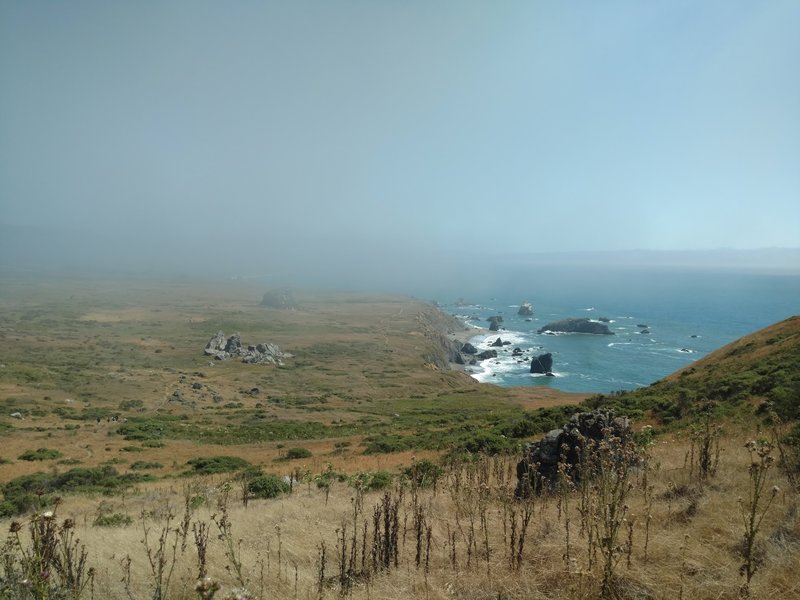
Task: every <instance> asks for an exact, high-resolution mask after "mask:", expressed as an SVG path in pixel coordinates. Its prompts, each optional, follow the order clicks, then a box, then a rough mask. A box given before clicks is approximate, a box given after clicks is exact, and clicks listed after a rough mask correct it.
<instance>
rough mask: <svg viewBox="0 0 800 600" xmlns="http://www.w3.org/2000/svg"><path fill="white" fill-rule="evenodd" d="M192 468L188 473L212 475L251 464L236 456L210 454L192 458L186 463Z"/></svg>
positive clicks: (236, 469)
mask: <svg viewBox="0 0 800 600" xmlns="http://www.w3.org/2000/svg"><path fill="white" fill-rule="evenodd" d="M186 464H187V465H189V466H191V467H192V469H191V470H190V471H189V472H188V474H190V475H213V474H214V473H229V472H231V471H238V470H240V469H244V468H245V467H249V466H251V465H250V463H249V462H247V461H246V460H244V459H243V458H239V457H238V456H212V457H209V458H193V459H191V460H190V461H188V462H187V463H186Z"/></svg>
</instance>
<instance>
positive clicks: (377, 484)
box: [348, 471, 394, 492]
mask: <svg viewBox="0 0 800 600" xmlns="http://www.w3.org/2000/svg"><path fill="white" fill-rule="evenodd" d="M393 479H394V478H393V477H392V474H391V473H389V472H388V471H359V472H358V473H356V474H354V475H351V476H350V477H349V479H348V483H349V484H350V485H351V486H352V487H354V488H356V489H358V490H362V491H370V492H372V491H377V490H383V489H386V488H387V487H389V486H390V485H392V480H393Z"/></svg>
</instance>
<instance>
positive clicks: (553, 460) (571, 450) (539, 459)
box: [517, 409, 634, 496]
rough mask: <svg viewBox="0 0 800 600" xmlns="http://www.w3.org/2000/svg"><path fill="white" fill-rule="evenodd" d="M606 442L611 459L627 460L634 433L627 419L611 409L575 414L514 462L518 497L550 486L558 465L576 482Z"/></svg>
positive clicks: (629, 455) (553, 483)
mask: <svg viewBox="0 0 800 600" xmlns="http://www.w3.org/2000/svg"><path fill="white" fill-rule="evenodd" d="M603 440H605V441H606V442H608V443H609V444H610V446H611V449H612V456H613V457H614V459H615V461H619V464H623V463H624V461H630V460H631V459H632V457H633V455H634V454H633V453H628V452H625V450H626V449H628V448H631V447H632V445H633V430H632V428H631V424H630V420H629V419H628V418H627V417H623V416H616V414H615V413H614V411H612V410H603V409H600V410H593V411H591V412H581V413H577V414H575V415H573V416H572V418H570V420H569V422H568V423H566V425H564V427H562V428H560V429H553V430H551V431H549V432H547V434H545V436H544V437H543V438H542V439H541V440H539V441H538V442H533V443H530V444H527V445H526V446H525V449H524V450H523V454H522V460H521V461H520V462H519V463H517V496H527V495H528V494H530V493H531V491H534V492H539V491H541V490H542V489H543V487H544V486H547V487H552V486H554V485H555V483H556V481H557V478H558V463H559V462H564V463H565V466H566V471H567V474H568V475H569V476H570V477H571V478H572V479H573V481H577V480H579V479H580V477H581V473H582V470H581V462H582V460H583V466H584V470H583V472H584V473H585V472H586V469H587V468H589V467H590V466H591V463H592V459H594V458H596V457H597V448H598V446H599V444H600V442H601V441H603Z"/></svg>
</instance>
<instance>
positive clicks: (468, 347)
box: [461, 342, 478, 354]
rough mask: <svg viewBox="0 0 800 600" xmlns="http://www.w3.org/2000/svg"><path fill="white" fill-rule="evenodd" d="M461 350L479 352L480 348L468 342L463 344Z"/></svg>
mask: <svg viewBox="0 0 800 600" xmlns="http://www.w3.org/2000/svg"><path fill="white" fill-rule="evenodd" d="M461 352H463V353H464V354H477V353H478V349H477V348H476V347H475V346H473V345H472V344H470V343H469V342H467V343H466V344H464V345H463V346H461Z"/></svg>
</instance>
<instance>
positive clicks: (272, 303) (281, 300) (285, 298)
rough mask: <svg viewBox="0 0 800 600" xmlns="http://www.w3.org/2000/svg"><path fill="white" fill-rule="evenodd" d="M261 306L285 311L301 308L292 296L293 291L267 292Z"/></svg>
mask: <svg viewBox="0 0 800 600" xmlns="http://www.w3.org/2000/svg"><path fill="white" fill-rule="evenodd" d="M261 306H267V307H269V308H281V309H284V310H297V309H298V308H299V306H298V304H297V302H295V299H294V297H293V296H292V291H291V290H273V291H271V292H267V293H266V294H264V297H263V298H262V299H261Z"/></svg>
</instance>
